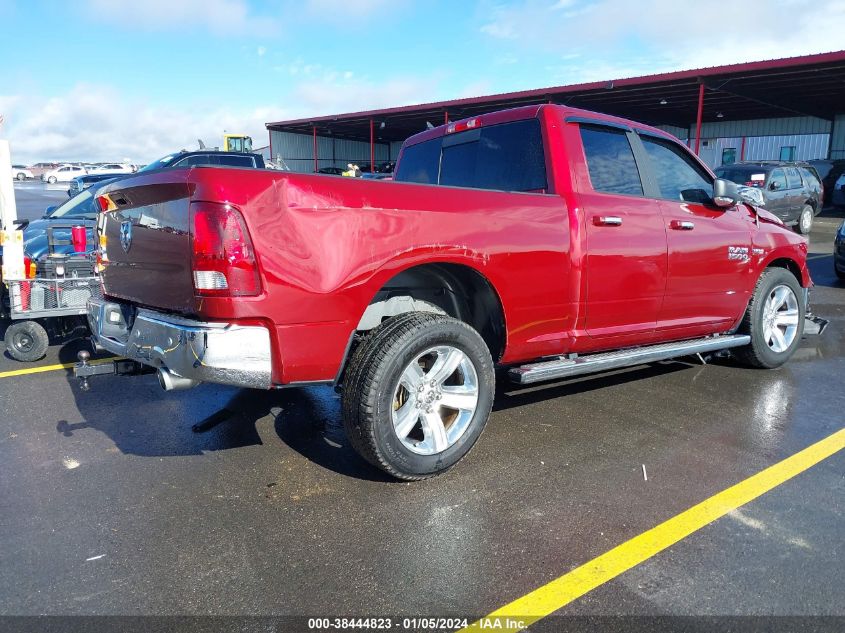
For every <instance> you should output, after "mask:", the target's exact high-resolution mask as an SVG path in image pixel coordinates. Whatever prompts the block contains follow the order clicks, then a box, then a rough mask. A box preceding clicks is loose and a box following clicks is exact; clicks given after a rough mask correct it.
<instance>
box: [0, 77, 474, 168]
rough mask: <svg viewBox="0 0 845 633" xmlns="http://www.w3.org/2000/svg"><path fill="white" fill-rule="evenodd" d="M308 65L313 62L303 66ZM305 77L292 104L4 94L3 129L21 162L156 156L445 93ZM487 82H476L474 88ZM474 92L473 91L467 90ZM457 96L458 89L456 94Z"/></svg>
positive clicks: (260, 141) (406, 80)
mask: <svg viewBox="0 0 845 633" xmlns="http://www.w3.org/2000/svg"><path fill="white" fill-rule="evenodd" d="M303 66H307V64H305V65H303ZM298 72H301V73H302V74H300V75H299V77H300V83H299V84H295V85H293V86H292V87H291V91H290V94H289V95H288V97H287V98H285V99H284V102H285V103H287V104H295V105H293V106H287V107H284V108H282V107H274V106H270V105H266V104H258V105H256V107H252V108H249V107H240V108H239V107H234V106H230V107H227V106H225V105H220V106H218V107H217V108H208V107H196V104H192V103H186V102H184V101H181V100H175V101H173V102H172V105H156V104H151V103H147V102H145V101H143V100H139V99H131V98H129V97H126V96H121V95H120V93H119V91H117V90H115V89H114V88H112V87H110V86H107V85H103V84H97V85H90V84H78V85H76V86H75V87H74V88H73V89H71V90H70V91H68V92H66V93H64V94H60V95H56V96H53V97H50V98H39V97H34V96H22V95H6V96H3V95H0V112H3V113H4V114H5V115H6V124H5V126H4V128H3V131H4V137H6V138H8V139H9V141H10V143H11V147H12V154H13V160H14V161H15V162H24V163H32V162H38V161H48V160H57V161H66V160H67V161H71V160H81V161H108V160H121V159H123V158H124V157H128V158H131V159H132V160H133V161H137V162H140V163H145V162H149V161H151V160H154V159H156V158H159V157H161V156H164V155H165V154H167V153H169V152H173V151H176V150H179V149H182V148H186V149H193V148H196V147H197V139H202V140H203V141H204V142H205V144H206V145H208V146H209V147H214V146H219V145H221V144H222V142H223V132H224V130H227V131H229V132H236V133H244V134H249V135H251V136H252V137H253V139H254V142H255V146H256V147H260V146H262V145H265V144H266V142H267V138H268V137H267V130H266V128H265V127H264V124H265V123H267V122H268V121H280V120H284V119H295V118H301V117H306V116H317V115H322V114H334V113H339V112H350V111H356V110H369V109H374V108H382V107H391V106H398V105H408V104H412V103H420V102H422V101H433V100H438V99H442V98H444V95H443V94H442V93H441V92H440V85H439V81H438V79H437V78H436V77H434V76H431V77H419V78H414V77H403V78H399V79H391V80H387V81H384V82H376V81H373V80H370V79H367V78H364V77H361V78H359V77H357V76H356V75H354V74H353V75H351V76H350V73H349V72H343V71H338V70H334V69H326V68H319V69H316V70H315V69H311V70H310V72H309V73H305V72H304V71H298ZM485 88H486V85H479V84H476V85H474V86H471V87H468V88H467V90H469V91H470V93H471V94H477V93H478V91H483V89H485ZM465 92H466V91H465ZM450 96H451V95H450Z"/></svg>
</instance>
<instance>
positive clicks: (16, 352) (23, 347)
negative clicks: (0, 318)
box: [4, 321, 50, 363]
mask: <svg viewBox="0 0 845 633" xmlns="http://www.w3.org/2000/svg"><path fill="white" fill-rule="evenodd" d="M4 342H5V344H6V351H7V352H8V353H9V356H11V357H12V358H14V359H15V360H19V361H21V362H24V363H31V362H34V361H36V360H40V359H42V358H44V355H45V354H46V353H47V347H48V346H49V345H50V339H49V337H48V336H47V330H45V329H44V328H43V327H42V326H41V324H40V323H36V322H35V321H15V322H14V323H12V324H11V325H10V326H9V327H8V328H6V336H5V337H4Z"/></svg>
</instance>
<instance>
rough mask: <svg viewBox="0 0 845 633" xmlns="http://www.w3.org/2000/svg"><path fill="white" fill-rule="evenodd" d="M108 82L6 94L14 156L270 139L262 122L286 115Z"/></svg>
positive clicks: (98, 156)
mask: <svg viewBox="0 0 845 633" xmlns="http://www.w3.org/2000/svg"><path fill="white" fill-rule="evenodd" d="M115 94H116V91H114V90H110V89H108V88H107V87H104V86H90V85H85V84H80V85H77V86H76V87H75V88H73V89H72V90H71V91H70V92H68V93H66V94H63V95H59V96H55V97H52V98H49V99H39V98H35V97H24V96H0V111H3V112H4V113H5V114H6V125H5V126H4V135H5V136H6V137H7V138H8V139H9V142H10V144H11V147H12V154H13V157H14V160H15V161H22V162H36V161H45V160H90V161H98V160H119V159H122V158H124V157H129V158H131V159H132V160H134V161H138V162H148V161H151V160H154V159H155V158H158V157H160V156H163V155H164V154H166V153H168V152H172V151H175V150H178V149H182V148H189V149H190V148H195V147H196V146H197V139H202V140H203V141H205V143H206V145H208V146H210V147H213V146H219V145H221V144H222V142H223V131H224V130H228V131H230V132H237V133H241V132H243V133H246V134H250V135H251V136H252V137H253V139H255V144H256V146H261V145H264V144H265V141H266V139H267V131H266V130H265V129H264V123H265V122H267V121H271V120H278V119H280V118H284V117H285V116H286V112H285V111H284V110H281V109H278V108H275V109H274V108H270V107H256V108H252V109H241V110H239V109H234V108H223V107H221V108H218V109H215V110H208V109H206V108H193V107H189V106H186V105H183V106H181V107H179V106H173V107H163V106H152V105H149V104H146V103H142V102H130V101H127V100H126V99H123V98H121V97H116V96H115Z"/></svg>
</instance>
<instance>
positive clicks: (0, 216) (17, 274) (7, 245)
mask: <svg viewBox="0 0 845 633" xmlns="http://www.w3.org/2000/svg"><path fill="white" fill-rule="evenodd" d="M2 132H3V115H2V114H0V134H2ZM17 219H18V208H17V206H15V187H14V185H13V184H12V154H11V152H10V151H9V141H6V140H3V139H0V244H2V245H3V266H2V276H3V279H23V278H24V275H25V271H24V261H23V232H22V231H17V230H15V220H17Z"/></svg>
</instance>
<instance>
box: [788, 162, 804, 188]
mask: <svg viewBox="0 0 845 633" xmlns="http://www.w3.org/2000/svg"><path fill="white" fill-rule="evenodd" d="M786 184H787V185H788V186H789V188H790V189H800V188H801V184H802V183H801V174H799V173H798V170H797V169H795V167H787V168H786Z"/></svg>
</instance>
